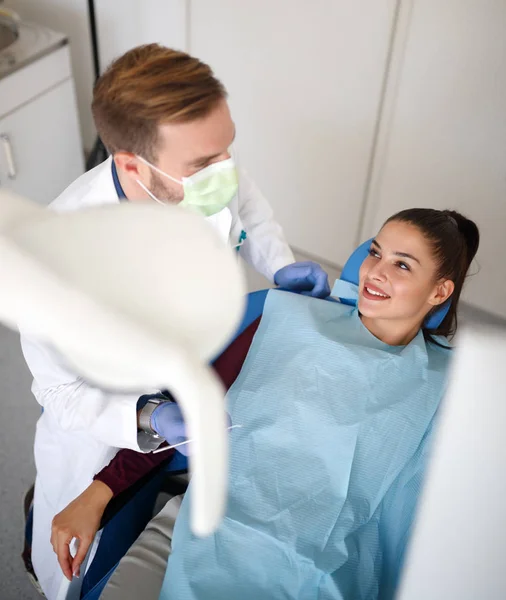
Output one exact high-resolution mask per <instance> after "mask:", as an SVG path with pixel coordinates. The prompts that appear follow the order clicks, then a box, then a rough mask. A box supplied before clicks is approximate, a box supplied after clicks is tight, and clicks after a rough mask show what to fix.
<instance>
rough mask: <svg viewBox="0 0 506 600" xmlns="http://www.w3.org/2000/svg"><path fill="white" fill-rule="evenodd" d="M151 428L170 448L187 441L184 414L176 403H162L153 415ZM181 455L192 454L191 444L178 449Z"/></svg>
mask: <svg viewBox="0 0 506 600" xmlns="http://www.w3.org/2000/svg"><path fill="white" fill-rule="evenodd" d="M151 427H153V429H154V430H155V431H156V433H157V434H158V435H160V436H162V437H163V438H165V439H166V440H167V443H168V444H169V446H174V445H175V444H179V443H180V442H185V441H186V440H187V435H186V427H185V424H184V420H183V413H182V412H181V409H180V408H179V406H178V405H177V404H176V402H162V403H161V404H159V405H158V406H157V407H156V408H155V410H154V411H153V414H152V415H151ZM176 450H179V452H181V454H184V455H185V456H188V455H189V454H190V451H191V449H190V444H186V445H185V446H180V447H179V448H176Z"/></svg>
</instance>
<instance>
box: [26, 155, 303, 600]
mask: <svg viewBox="0 0 506 600" xmlns="http://www.w3.org/2000/svg"><path fill="white" fill-rule="evenodd" d="M111 162H112V159H111V158H109V159H107V160H106V161H105V162H104V163H102V164H101V165H99V166H98V167H95V168H94V169H93V170H92V171H89V172H88V173H85V174H84V175H82V176H81V177H79V179H77V180H76V181H75V182H74V183H73V184H71V185H70V186H69V187H68V188H67V189H66V190H65V191H64V192H63V194H61V196H59V197H58V198H57V199H56V200H55V201H54V202H53V203H52V205H51V208H52V209H54V210H57V211H72V210H79V209H81V208H86V207H92V206H98V205H103V204H109V203H110V204H115V203H118V202H119V199H118V195H117V192H116V188H115V186H114V182H113V178H112V171H111ZM209 221H210V222H211V223H212V224H213V226H215V227H216V228H217V229H218V231H219V232H220V234H221V235H222V237H223V238H224V239H225V240H230V243H231V244H232V245H235V244H237V243H238V241H239V237H240V235H241V232H242V231H243V230H244V231H245V232H246V234H247V239H246V241H245V243H244V244H243V245H242V246H241V248H240V254H241V256H242V257H243V258H244V259H245V260H246V261H247V262H248V263H249V264H251V265H252V266H253V267H254V268H255V269H256V270H257V271H259V272H260V273H262V274H263V275H264V276H265V277H267V278H268V279H270V280H271V281H272V279H273V275H274V273H275V272H276V271H277V270H278V269H280V268H281V267H283V266H285V265H287V264H290V263H292V262H294V257H293V255H292V252H291V250H290V248H289V246H288V244H287V243H286V240H285V238H284V236H283V232H282V230H281V227H280V226H279V225H278V224H277V223H276V222H275V221H274V219H273V214H272V210H271V208H270V206H269V204H268V203H267V201H266V200H265V199H264V197H263V196H262V194H261V193H260V191H259V190H258V189H257V188H256V186H255V185H254V183H253V182H252V181H251V180H250V179H249V178H248V176H247V175H246V174H245V173H241V174H240V178H239V193H238V195H237V196H236V198H234V199H233V201H232V202H231V204H230V205H229V207H227V208H226V209H224V210H223V211H221V212H220V213H218V214H217V215H214V216H212V217H210V218H209ZM83 252H86V248H83ZM21 345H22V349H23V354H24V356H25V359H26V362H27V364H28V367H29V369H30V371H31V373H32V375H33V377H34V382H33V386H32V391H33V394H34V395H35V398H36V399H37V401H38V402H39V404H40V405H41V406H42V407H43V408H44V411H43V413H42V415H41V417H40V419H39V421H38V423H37V429H36V434H35V463H36V467H37V479H36V486H35V500H34V525H33V546H32V560H33V565H34V568H35V572H36V574H37V577H38V578H39V581H40V584H41V586H42V589H43V590H44V593H45V594H46V596H47V598H48V599H49V600H55V599H57V598H58V600H60V599H62V598H64V597H65V594H66V589H67V586H68V583H67V581H66V580H65V579H64V578H63V575H62V573H61V570H60V568H59V566H58V563H57V560H56V555H55V554H54V553H53V550H52V547H51V545H50V534H51V522H52V519H53V517H54V516H55V515H56V514H57V513H58V512H60V511H61V510H62V509H63V508H65V506H67V504H68V503H69V502H71V501H72V500H73V499H74V498H75V497H76V496H78V495H79V494H80V493H81V492H82V491H83V490H84V489H86V487H87V486H88V485H89V484H90V483H91V481H92V478H93V476H94V475H95V474H96V473H97V472H99V471H100V470H101V469H102V468H103V467H104V466H106V465H107V464H108V463H109V461H110V460H111V459H112V458H113V457H114V455H115V454H116V452H117V451H118V450H119V449H121V448H130V449H133V450H137V451H141V452H148V451H150V450H153V449H154V448H156V446H157V444H156V443H155V442H153V440H152V438H150V436H148V435H146V434H142V433H141V434H138V432H137V419H136V409H137V401H138V397H139V394H124V393H114V392H111V391H104V390H100V389H98V388H96V387H93V386H92V385H90V384H89V383H87V382H85V381H84V380H83V379H82V378H80V377H79V376H77V375H76V374H75V373H74V372H73V371H72V369H71V368H69V367H68V366H67V365H66V364H65V360H64V359H63V358H62V357H61V356H60V355H59V354H58V353H57V352H55V351H54V350H53V349H51V348H50V347H48V346H46V345H45V344H42V343H40V342H38V341H37V340H33V339H30V338H27V337H25V336H23V335H22V337H21ZM154 391H155V390H145V391H144V393H150V392H154Z"/></svg>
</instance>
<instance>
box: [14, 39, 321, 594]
mask: <svg viewBox="0 0 506 600" xmlns="http://www.w3.org/2000/svg"><path fill="white" fill-rule="evenodd" d="M226 97H227V94H226V91H225V88H224V87H223V85H222V84H221V82H219V81H218V80H217V79H216V78H215V77H214V75H213V73H212V71H211V69H210V68H209V67H208V66H207V65H206V64H204V63H202V62H200V61H199V60H197V59H196V58H193V57H191V56H189V55H188V54H185V53H182V52H177V51H174V50H170V49H168V48H164V47H162V46H159V45H157V44H151V45H147V46H141V47H139V48H135V49H133V50H131V51H129V52H127V53H126V54H125V55H124V56H122V57H120V58H119V59H118V60H116V61H115V62H114V63H113V64H112V65H111V66H110V67H109V68H108V70H107V71H106V72H105V73H104V74H103V75H102V77H101V78H100V79H99V80H98V82H97V84H96V87H95V90H94V97H93V116H94V120H95V124H96V127H97V131H98V133H99V135H100V137H101V139H102V141H103V142H104V144H105V146H106V147H107V148H108V150H109V152H110V153H111V157H110V158H108V159H107V160H106V161H105V162H104V163H102V164H101V165H99V166H98V167H96V168H95V169H93V170H92V171H89V172H88V173H85V174H84V175H82V176H81V177H80V178H79V179H77V180H76V181H75V182H74V183H73V184H71V185H70V186H69V187H68V188H67V190H65V191H64V192H63V194H62V195H61V196H60V197H59V198H57V199H56V200H55V201H54V202H53V204H52V205H51V208H52V209H53V210H56V211H74V210H80V209H85V208H87V207H93V206H97V205H104V204H116V203H118V202H121V201H132V202H154V201H156V202H159V203H162V204H163V203H168V204H180V205H181V206H183V207H186V208H187V209H188V210H193V211H195V212H197V213H199V214H201V215H202V216H203V217H204V218H206V219H207V220H208V221H209V222H210V223H211V224H212V225H213V226H214V227H215V228H216V229H217V230H218V232H219V233H220V235H221V237H222V239H223V240H224V241H226V242H227V243H230V245H231V246H237V247H238V249H239V252H240V255H241V256H242V257H243V258H244V259H245V260H246V261H247V262H248V263H249V264H250V265H252V266H253V267H254V268H255V269H256V270H257V271H259V272H260V273H262V274H263V275H264V276H265V277H267V278H268V279H269V280H270V281H271V282H273V283H275V284H277V285H281V286H283V287H285V288H290V289H295V290H300V291H305V292H306V293H308V294H311V295H313V296H317V297H325V296H328V295H329V294H330V290H329V287H328V281H327V276H326V274H325V272H324V271H323V269H322V268H321V267H320V266H319V265H317V264H315V263H312V262H307V263H296V262H295V261H294V257H293V254H292V252H291V250H290V248H289V246H288V244H287V242H286V240H285V238H284V235H283V232H282V229H281V227H280V226H279V225H278V223H276V221H275V220H274V218H273V213H272V210H271V208H270V206H269V204H268V203H267V201H266V200H265V198H264V197H263V196H262V194H261V193H260V191H259V190H258V189H257V188H256V186H255V185H254V183H253V182H252V181H251V180H250V179H249V178H248V177H247V175H246V174H245V173H243V172H239V171H238V170H237V168H236V166H235V164H234V161H233V158H232V157H231V155H230V152H229V148H230V146H231V144H232V142H233V140H234V136H235V127H234V123H233V121H232V118H231V115H230V111H229V107H228V104H227V99H226ZM188 243H189V244H191V243H192V242H191V240H188ZM83 252H86V248H83ZM167 277H171V273H170V272H167ZM178 283H179V284H180V285H181V286H184V285H185V282H184V281H181V282H178ZM146 293H149V290H147V291H146ZM22 348H23V353H24V356H25V359H26V362H27V364H28V367H29V369H30V371H31V373H32V375H33V377H34V382H33V386H32V391H33V393H34V395H35V398H36V399H37V401H38V402H39V404H40V405H41V406H42V407H43V409H44V410H43V413H42V415H41V417H40V419H39V421H38V424H37V431H36V436H35V462H36V467H37V479H36V484H35V497H34V524H33V545H32V562H33V565H34V570H35V574H36V576H37V578H38V581H39V584H40V586H41V588H42V590H43V591H44V593H45V595H46V597H47V598H48V599H49V600H54V599H56V598H58V597H61V595H62V594H64V589H65V587H64V586H65V581H64V580H63V576H62V572H61V570H60V568H59V565H58V562H57V558H56V555H55V554H54V553H53V549H52V547H51V544H50V537H51V522H52V519H53V517H54V516H55V515H56V514H57V513H59V512H60V511H61V510H62V509H63V508H64V507H65V506H67V504H69V502H71V501H72V500H73V499H74V498H76V497H77V496H78V495H79V494H81V492H83V491H84V490H85V489H86V488H87V487H88V485H89V484H90V483H91V481H92V479H93V476H94V475H95V474H96V473H98V472H99V471H100V470H101V469H102V468H103V467H104V466H105V465H107V464H108V462H109V461H110V460H111V459H112V458H113V457H114V455H115V454H116V453H117V451H118V449H120V448H130V449H132V450H136V451H140V452H147V451H150V450H153V449H154V448H156V447H157V446H158V445H159V444H160V442H161V441H162V439H161V437H160V436H159V435H157V434H160V435H161V436H162V437H168V436H169V434H170V432H171V431H173V427H174V426H175V425H174V424H177V420H178V418H179V417H178V415H174V414H173V413H174V411H173V410H171V411H168V410H164V411H162V410H159V411H158V413H159V415H160V418H158V419H156V431H155V429H154V428H153V427H152V420H151V418H150V417H151V415H152V413H153V412H155V410H156V409H157V408H158V407H159V405H160V404H161V403H162V404H163V403H164V402H165V401H166V399H164V398H163V397H160V395H159V394H153V395H151V396H150V395H149V393H151V392H153V390H146V394H147V395H146V396H143V400H141V401H140V400H139V397H138V396H135V395H132V394H125V393H119V392H114V391H111V390H102V389H99V388H97V387H94V386H93V385H91V384H89V383H88V382H86V381H84V380H83V379H82V378H81V377H79V376H78V375H77V374H75V373H74V372H73V371H72V369H71V368H69V366H68V365H67V364H66V363H65V360H64V359H63V358H62V357H61V356H60V355H58V354H57V353H56V352H55V351H54V349H52V348H50V347H48V346H46V345H45V344H42V343H40V342H39V341H38V340H34V339H27V338H26V337H25V338H23V337H22ZM69 541H70V540H69ZM67 584H68V582H67Z"/></svg>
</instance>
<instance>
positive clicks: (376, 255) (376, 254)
mask: <svg viewBox="0 0 506 600" xmlns="http://www.w3.org/2000/svg"><path fill="white" fill-rule="evenodd" d="M369 256H372V257H374V258H380V255H379V252H378V251H377V250H375V249H374V248H369Z"/></svg>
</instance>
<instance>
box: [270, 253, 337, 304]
mask: <svg viewBox="0 0 506 600" xmlns="http://www.w3.org/2000/svg"><path fill="white" fill-rule="evenodd" d="M274 283H275V284H276V285H278V286H279V287H283V288H286V289H287V290H293V291H298V292H308V293H307V294H306V295H308V296H313V297H314V298H327V297H328V296H330V286H329V278H328V275H327V273H325V271H324V270H323V269H322V268H321V266H320V265H319V264H318V263H315V262H312V261H307V262H296V263H293V264H291V265H287V266H286V267H283V268H282V269H280V270H279V271H278V272H277V273H276V274H275V275H274Z"/></svg>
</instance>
